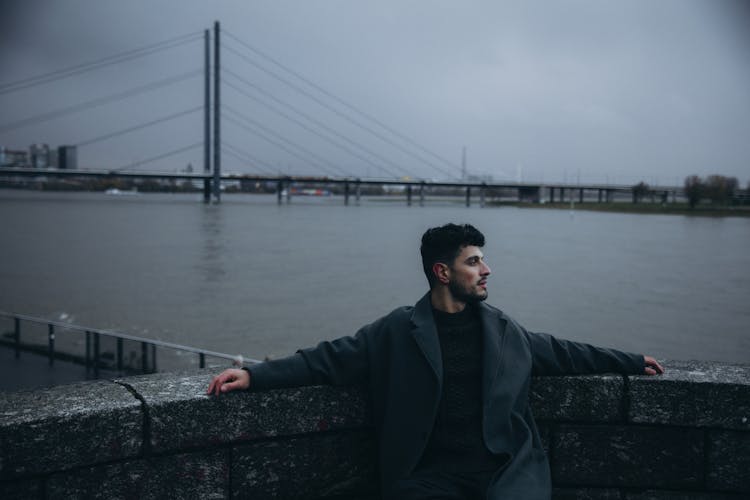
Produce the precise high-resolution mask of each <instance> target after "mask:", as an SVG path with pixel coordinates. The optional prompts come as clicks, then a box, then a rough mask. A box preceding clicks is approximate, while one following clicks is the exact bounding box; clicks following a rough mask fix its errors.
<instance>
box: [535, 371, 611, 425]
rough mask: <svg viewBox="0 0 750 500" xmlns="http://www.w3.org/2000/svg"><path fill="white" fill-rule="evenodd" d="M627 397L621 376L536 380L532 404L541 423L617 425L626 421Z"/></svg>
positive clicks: (541, 378)
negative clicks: (608, 423) (625, 397)
mask: <svg viewBox="0 0 750 500" xmlns="http://www.w3.org/2000/svg"><path fill="white" fill-rule="evenodd" d="M624 393H625V381H624V380H623V378H622V376H619V375H591V376H578V377H535V378H534V379H533V381H532V384H531V391H530V394H529V401H530V403H531V411H532V412H533V414H534V417H535V418H538V419H541V420H556V421H575V422H616V421H623V420H624V418H625V415H624V411H623V410H624V404H623V397H624Z"/></svg>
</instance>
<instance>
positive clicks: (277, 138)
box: [0, 22, 681, 203]
mask: <svg viewBox="0 0 750 500" xmlns="http://www.w3.org/2000/svg"><path fill="white" fill-rule="evenodd" d="M201 41H202V42H203V44H202V45H203V46H202V56H203V57H202V59H203V61H202V62H203V64H202V67H197V68H189V69H187V70H185V71H179V72H177V73H175V74H169V75H166V76H164V77H162V78H159V79H155V80H152V81H149V82H145V83H142V84H138V85H133V86H130V87H127V88H125V89H123V90H119V91H113V92H109V93H106V94H105V95H102V96H99V97H96V98H92V99H89V100H85V101H81V102H77V103H73V104H66V105H64V106H60V107H55V108H54V109H50V110H45V111H44V112H40V113H36V114H33V115H31V116H27V117H25V118H22V119H16V120H13V121H10V122H5V123H0V143H2V142H4V140H3V137H4V136H7V135H8V134H9V133H11V132H15V131H18V130H20V129H29V128H32V127H36V126H39V125H41V124H46V123H54V124H58V126H59V127H63V128H64V129H65V130H70V131H75V130H76V129H77V125H76V124H77V123H78V122H79V121H80V120H81V119H82V118H81V117H86V116H87V114H92V113H94V112H96V111H98V110H100V109H103V108H112V109H114V110H115V111H114V113H115V114H116V113H118V112H120V111H119V110H128V111H132V108H137V105H136V104H134V102H136V101H135V99H138V98H141V97H144V96H149V97H150V99H151V102H154V99H156V100H159V101H162V100H163V101H169V99H170V96H171V95H173V94H174V92H175V88H176V87H177V86H179V85H183V84H186V82H187V83H189V84H192V85H193V87H196V86H197V84H200V85H201V86H202V92H201V93H202V102H194V103H193V105H191V106H188V107H183V108H180V109H172V110H170V111H169V112H167V113H166V114H162V115H159V116H156V117H150V118H149V119H147V120H143V121H140V122H138V123H130V124H124V123H123V124H122V125H121V126H119V127H115V126H114V124H115V123H118V122H119V121H120V120H115V119H111V120H107V122H106V123H104V124H103V125H102V126H101V131H100V132H98V133H97V134H95V135H91V136H88V137H81V138H76V139H75V140H72V141H70V142H69V143H68V144H66V145H67V146H74V147H75V151H77V156H78V162H77V163H79V164H80V165H81V168H76V169H75V170H61V169H44V168H23V167H19V166H18V164H17V163H14V162H13V161H2V163H3V164H4V166H3V168H2V169H0V174H2V175H3V176H27V177H29V176H40V175H44V176H55V177H61V176H88V177H92V176H93V177H96V176H101V177H139V178H163V179H164V178H172V179H175V178H181V179H189V180H193V181H201V180H202V181H203V188H204V200H205V201H206V202H208V201H209V200H210V199H211V197H212V196H213V199H214V201H216V202H218V201H219V198H220V196H221V190H220V184H221V181H222V180H228V179H237V178H238V177H242V178H245V179H256V180H265V181H273V182H276V183H277V185H278V194H279V196H281V193H282V192H283V191H285V190H286V187H289V186H290V184H292V183H294V182H296V181H300V180H304V181H306V182H311V181H315V182H319V183H330V184H342V185H344V187H345V189H344V192H345V194H347V196H346V200H347V201H348V193H349V192H350V188H351V190H352V191H351V192H352V193H354V194H353V195H354V196H357V193H359V187H360V186H362V185H368V184H380V185H387V184H397V185H403V186H404V191H405V193H406V194H407V200H408V202H409V203H410V202H411V195H412V191H413V190H416V191H417V192H418V193H419V197H420V200H423V199H424V193H425V189H426V188H429V187H464V188H465V189H466V199H467V203H468V202H469V199H470V196H471V191H472V189H473V190H474V191H475V192H476V193H477V194H479V196H480V199H483V198H484V194H485V192H486V190H487V189H492V188H498V189H509V188H510V189H517V190H518V196H519V199H522V198H527V199H528V198H529V196H530V197H531V199H535V200H537V201H538V200H539V199H544V198H545V196H544V194H542V193H543V191H544V190H545V189H546V194H547V196H546V198H547V199H550V200H551V201H554V200H555V198H556V196H555V194H556V192H557V198H558V199H560V200H562V199H563V198H564V196H565V194H566V190H567V193H568V196H572V194H571V193H572V191H571V190H573V189H576V190H577V192H578V193H579V196H580V199H581V200H583V197H584V191H585V190H597V192H598V199H599V201H601V200H602V199H611V198H612V196H613V195H614V193H617V192H622V191H632V187H631V186H617V185H567V184H557V185H549V184H545V185H542V184H541V183H521V182H502V183H495V182H487V183H483V182H481V181H467V179H466V168H465V164H463V165H458V164H456V163H455V162H452V161H450V160H448V159H446V158H444V157H443V156H441V155H440V154H438V153H436V152H434V151H432V150H430V149H429V148H427V147H425V146H423V145H421V144H420V143H419V142H418V141H416V140H415V139H413V138H412V137H410V136H409V135H407V134H404V133H403V132H401V131H399V130H397V129H396V128H395V127H393V126H391V125H389V124H386V123H385V122H383V121H382V120H379V119H378V118H376V117H375V116H373V115H372V114H370V113H368V112H366V111H363V110H362V109H360V108H359V107H358V106H356V105H354V104H352V103H350V102H348V101H346V100H344V99H343V98H341V97H339V96H338V95H336V94H335V93H334V92H331V91H330V90H327V89H325V88H324V87H322V86H321V85H318V84H317V83H315V82H313V81H312V80H311V79H309V78H307V77H306V76H304V75H302V74H301V73H300V72H298V71H295V70H294V69H292V68H289V67H287V66H286V65H284V64H283V63H282V62H280V61H279V60H278V59H276V58H274V57H272V56H270V55H268V54H266V53H264V52H262V51H260V50H258V49H257V48H255V47H254V46H252V45H251V44H249V43H248V42H247V41H245V40H243V39H242V38H241V37H238V36H236V35H234V34H233V33H231V32H226V31H222V30H221V29H220V26H219V23H218V22H216V23H215V24H214V27H213V30H212V31H211V30H205V31H203V32H202V33H201V32H196V33H189V34H185V35H182V36H178V37H174V38H171V39H169V40H165V41H162V42H159V43H154V44H150V45H146V46H142V47H138V48H134V49H131V50H128V51H124V52H120V53H117V54H112V55H109V56H107V57H103V58H99V59H96V60H93V61H89V62H85V63H81V64H77V65H74V66H71V67H67V68H62V69H59V70H55V71H52V72H49V73H45V74H40V75H36V76H32V77H28V78H24V79H20V80H17V81H14V82H10V83H4V84H0V96H7V95H11V94H16V93H19V92H25V93H28V92H33V91H34V90H35V89H37V88H39V87H41V86H46V87H49V86H54V85H56V84H60V83H61V82H63V81H70V80H71V79H74V80H75V79H82V78H87V77H90V76H91V75H93V74H96V73H97V72H101V71H107V70H109V69H111V68H113V67H121V66H122V67H125V66H126V65H127V64H129V63H132V62H133V61H136V60H142V59H144V58H148V57H152V56H154V55H159V54H160V55H165V54H166V55H169V54H171V53H172V52H173V51H175V50H177V49H181V48H185V47H193V46H195V45H198V44H199V43H200V42H201ZM195 52H198V50H195ZM196 59H197V58H196ZM196 82H197V84H196ZM225 90H226V95H224V94H225V93H224V92H223V91H225ZM195 94H196V96H197V95H198V93H197V92H196V93H195ZM31 95H32V96H33V93H32V94H31ZM196 101H198V99H196ZM113 107H114V108H113ZM148 111H149V110H148V109H144V110H143V113H142V115H146V114H148V113H147V112H148ZM188 120H190V121H191V123H198V122H200V123H201V127H200V129H202V133H201V134H199V135H200V136H196V137H191V140H189V141H185V142H184V143H181V144H179V145H178V146H177V147H173V146H171V145H170V146H169V147H167V146H164V147H163V148H162V149H161V150H158V151H153V153H152V154H148V155H147V156H146V157H145V158H138V159H134V160H131V161H123V160H119V162H117V159H116V158H113V160H112V161H113V162H117V163H115V164H113V165H107V166H103V165H102V164H101V162H96V164H95V165H92V164H91V162H90V161H87V160H86V159H87V152H88V151H89V150H90V148H92V147H102V146H108V145H115V144H118V145H121V144H123V143H125V144H128V145H130V149H131V150H133V151H139V148H140V144H139V140H138V139H133V138H134V137H137V136H138V135H139V134H144V133H146V134H148V135H150V136H158V137H164V138H167V137H169V138H170V139H172V136H173V135H175V134H174V132H173V131H174V130H175V129H177V127H178V125H179V124H180V123H184V122H186V121H188ZM110 127H111V128H110ZM194 129H196V130H197V129H198V127H194ZM72 135H75V134H72ZM166 142H168V141H166V140H165V143H166ZM262 151H266V152H271V153H273V154H275V155H284V157H286V158H289V159H293V161H294V162H295V165H296V167H295V171H294V172H292V171H291V167H287V168H286V169H284V168H283V166H281V165H279V164H278V162H277V163H274V162H273V161H269V160H267V159H265V158H263V157H262V155H263V153H262ZM266 154H270V153H266ZM6 156H7V155H6ZM137 156H141V154H140V151H139V154H138V155H137ZM225 156H226V157H228V158H230V159H231V161H232V162H235V163H233V165H232V170H233V171H236V170H237V169H239V168H241V169H242V171H244V172H248V173H247V174H244V175H242V176H240V175H239V174H231V175H226V174H224V173H223V168H222V166H223V160H224V157H225ZM186 159H189V160H190V164H191V165H192V163H193V162H194V163H195V164H196V165H200V164H202V166H203V168H202V173H190V172H177V171H175V170H177V169H174V168H171V169H166V171H165V169H164V168H163V165H165V162H167V161H170V162H172V163H171V165H174V164H175V163H177V164H180V162H185V160H186ZM182 164H184V163H182ZM84 165H85V168H84ZM160 165H161V167H160ZM45 166H46V165H45ZM655 190H656V191H658V192H659V193H660V194H661V196H662V198H665V197H667V194H666V193H673V194H674V193H676V192H677V191H681V188H678V187H663V188H658V189H655ZM286 191H287V193H288V192H289V190H286ZM673 197H674V196H673Z"/></svg>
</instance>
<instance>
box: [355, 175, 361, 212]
mask: <svg viewBox="0 0 750 500" xmlns="http://www.w3.org/2000/svg"><path fill="white" fill-rule="evenodd" d="M361 196H362V183H361V182H360V181H359V179H357V184H356V185H355V188H354V199H355V200H356V205H357V206H359V200H360V198H361Z"/></svg>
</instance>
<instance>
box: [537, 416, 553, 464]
mask: <svg viewBox="0 0 750 500" xmlns="http://www.w3.org/2000/svg"><path fill="white" fill-rule="evenodd" d="M537 429H538V430H539V439H540V440H541V441H542V448H544V453H545V454H546V455H547V457H549V447H550V439H551V437H550V436H551V435H552V430H551V429H552V427H551V425H550V424H549V423H547V422H537Z"/></svg>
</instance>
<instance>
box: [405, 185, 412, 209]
mask: <svg viewBox="0 0 750 500" xmlns="http://www.w3.org/2000/svg"><path fill="white" fill-rule="evenodd" d="M406 206H407V207H410V206H411V184H409V185H408V186H406Z"/></svg>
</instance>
